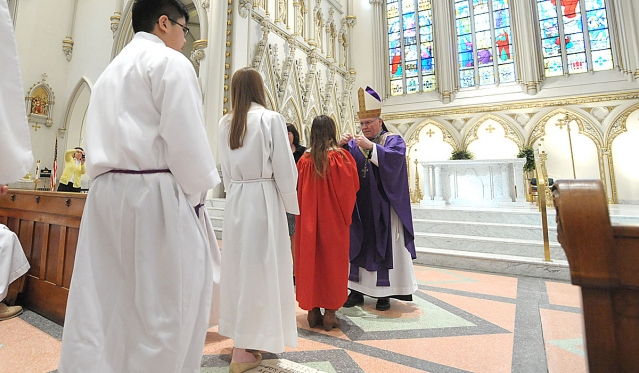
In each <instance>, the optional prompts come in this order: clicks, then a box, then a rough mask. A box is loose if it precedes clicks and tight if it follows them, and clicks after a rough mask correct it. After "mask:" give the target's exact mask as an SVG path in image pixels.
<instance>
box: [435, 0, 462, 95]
mask: <svg viewBox="0 0 639 373" xmlns="http://www.w3.org/2000/svg"><path fill="white" fill-rule="evenodd" d="M453 6H454V5H453V2H452V1H448V0H433V23H434V24H436V25H437V26H436V29H435V30H433V42H434V44H435V50H434V51H433V54H434V56H435V74H436V75H437V90H438V91H439V94H440V98H441V100H442V103H444V104H448V103H450V102H451V101H452V100H453V94H454V92H456V91H457V90H458V87H459V84H458V76H459V62H457V42H456V41H455V40H457V31H456V29H455V11H454V8H453Z"/></svg>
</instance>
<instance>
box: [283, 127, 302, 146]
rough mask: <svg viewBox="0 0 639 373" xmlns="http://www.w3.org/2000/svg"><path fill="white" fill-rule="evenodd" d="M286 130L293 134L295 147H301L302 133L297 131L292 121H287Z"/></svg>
mask: <svg viewBox="0 0 639 373" xmlns="http://www.w3.org/2000/svg"><path fill="white" fill-rule="evenodd" d="M286 130H287V131H288V132H290V133H292V134H293V145H295V148H299V147H300V133H299V132H297V128H295V126H294V125H293V124H291V123H286Z"/></svg>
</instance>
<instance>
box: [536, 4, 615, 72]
mask: <svg viewBox="0 0 639 373" xmlns="http://www.w3.org/2000/svg"><path fill="white" fill-rule="evenodd" d="M537 11H538V14H539V25H540V29H541V40H542V49H543V57H544V68H545V74H546V76H547V77H550V76H557V75H564V74H577V73H583V72H587V71H601V70H610V69H612V68H613V61H612V49H611V48H610V33H609V31H608V17H607V14H606V1H605V0H581V1H580V0H559V1H557V0H537Z"/></svg>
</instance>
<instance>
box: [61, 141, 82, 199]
mask: <svg viewBox="0 0 639 373" xmlns="http://www.w3.org/2000/svg"><path fill="white" fill-rule="evenodd" d="M84 162H85V156H84V149H82V148H81V147H79V146H77V147H75V148H73V149H69V150H67V151H66V152H64V171H63V172H62V176H60V185H58V192H76V193H80V185H81V184H80V183H81V180H80V179H81V178H82V175H83V174H85V173H86V172H87V169H86V167H84Z"/></svg>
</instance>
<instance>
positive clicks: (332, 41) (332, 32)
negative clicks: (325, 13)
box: [328, 23, 337, 60]
mask: <svg viewBox="0 0 639 373" xmlns="http://www.w3.org/2000/svg"><path fill="white" fill-rule="evenodd" d="M328 34H329V38H330V44H329V45H328V49H329V52H330V54H331V57H333V58H334V59H335V60H337V54H336V52H335V38H336V37H337V32H336V31H335V24H334V23H331V26H330V28H329V30H328Z"/></svg>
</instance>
